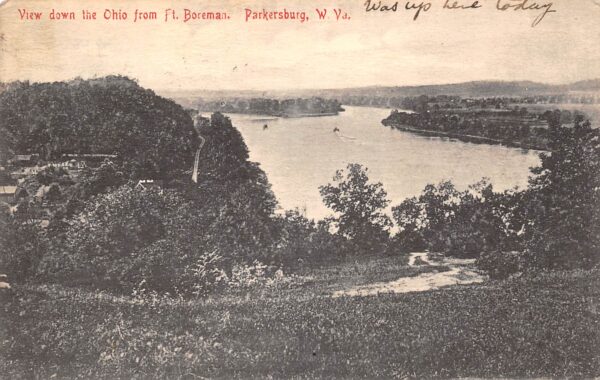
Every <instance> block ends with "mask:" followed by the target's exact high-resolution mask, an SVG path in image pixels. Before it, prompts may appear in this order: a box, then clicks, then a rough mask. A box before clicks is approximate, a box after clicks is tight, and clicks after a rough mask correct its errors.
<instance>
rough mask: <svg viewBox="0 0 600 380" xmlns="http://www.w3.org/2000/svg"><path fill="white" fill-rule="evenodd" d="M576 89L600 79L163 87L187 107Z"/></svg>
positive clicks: (599, 84)
mask: <svg viewBox="0 0 600 380" xmlns="http://www.w3.org/2000/svg"><path fill="white" fill-rule="evenodd" d="M576 92H589V93H596V94H600V79H592V80H585V81H580V82H575V83H571V84H566V85H551V84H544V83H537V82H531V81H514V82H504V81H475V82H465V83H454V84H439V85H425V86H390V87H386V86H373V87H358V88H343V89H315V90H289V91H283V90H281V91H203V90H190V91H162V92H161V94H162V95H163V96H166V97H170V98H172V99H174V100H176V101H177V102H179V103H180V104H182V105H184V106H186V107H193V106H194V103H195V101H196V100H197V99H199V98H203V99H224V98H233V97H236V98H256V97H269V98H274V99H282V98H286V97H311V96H318V97H322V98H336V99H338V100H340V101H342V103H344V101H343V99H344V98H345V97H356V96H365V97H406V96H419V95H428V96H436V95H457V96H461V97H474V98H479V97H495V96H501V97H525V96H539V95H562V94H569V93H576Z"/></svg>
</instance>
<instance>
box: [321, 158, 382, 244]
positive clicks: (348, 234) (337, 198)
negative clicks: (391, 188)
mask: <svg viewBox="0 0 600 380" xmlns="http://www.w3.org/2000/svg"><path fill="white" fill-rule="evenodd" d="M346 171H347V172H344V171H343V170H338V171H337V172H336V173H335V176H334V177H333V181H334V184H327V185H326V186H321V187H320V188H319V191H320V193H321V197H322V198H323V202H324V203H325V205H326V206H327V207H329V208H331V209H332V210H333V211H334V212H335V213H336V214H337V215H336V216H335V217H334V219H333V221H334V224H335V226H336V227H337V233H338V234H340V235H341V236H343V237H345V238H346V239H348V240H349V241H350V242H352V243H353V245H354V246H355V247H356V248H357V249H362V250H366V251H370V252H373V251H376V250H379V249H382V248H383V246H384V245H385V244H386V243H387V240H388V238H389V228H390V227H391V226H392V222H391V220H390V218H389V217H388V216H387V215H386V214H385V213H384V211H383V210H384V209H385V208H386V207H387V206H388V205H389V201H388V200H387V193H386V192H385V190H384V189H383V185H382V184H381V183H379V182H377V183H369V177H368V175H367V171H368V169H367V168H363V167H362V166H361V165H359V164H349V165H348V166H347V168H346Z"/></svg>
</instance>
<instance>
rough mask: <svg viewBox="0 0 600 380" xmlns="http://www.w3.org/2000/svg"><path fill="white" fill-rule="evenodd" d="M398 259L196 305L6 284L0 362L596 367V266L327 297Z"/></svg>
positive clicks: (287, 372) (595, 371)
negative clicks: (411, 290)
mask: <svg viewBox="0 0 600 380" xmlns="http://www.w3.org/2000/svg"><path fill="white" fill-rule="evenodd" d="M405 262H406V261H405V258H404V257H397V258H386V259H378V261H369V260H365V261H364V262H362V261H361V262H349V263H346V264H341V265H336V266H330V267H327V268H323V269H313V270H306V271H305V272H304V273H300V274H299V275H298V276H295V277H292V278H287V279H286V280H281V281H279V282H277V283H275V284H274V285H271V286H267V285H262V286H254V287H251V288H249V289H247V290H239V291H233V292H229V293H225V294H220V295H215V296H212V297H210V298H208V299H205V300H195V301H180V300H174V299H170V298H160V297H156V296H151V295H147V296H144V297H142V296H138V297H135V298H134V297H113V296H108V295H106V294H102V293H90V292H86V291H83V290H67V289H65V288H60V287H49V286H28V287H22V288H17V289H16V291H15V292H14V295H13V296H11V297H9V296H6V295H5V294H4V295H3V297H4V298H5V299H4V301H5V302H3V303H2V308H3V310H2V313H1V314H0V318H1V320H0V327H1V329H2V330H1V338H2V341H3V350H2V351H1V353H0V371H1V373H2V374H3V376H6V377H7V378H24V377H37V378H51V377H52V376H55V377H58V378H111V379H112V378H175V377H177V378H188V379H195V378H207V377H209V378H259V377H260V378H265V377H274V378H291V377H293V378H307V379H308V378H330V377H337V378H344V377H345V378H347V377H353V378H392V377H398V378H407V377H408V378H425V377H427V378H442V377H443V378H448V377H495V376H503V377H505V376H508V377H561V378H562V377H594V376H598V375H600V317H599V315H600V314H599V312H600V311H599V309H598V305H599V304H600V277H599V276H598V274H599V273H598V271H597V270H595V271H580V272H571V273H569V274H566V273H563V272H558V273H554V274H551V275H539V276H538V277H536V278H521V279H513V280H509V281H506V282H497V283H495V282H491V283H487V284H485V285H478V286H457V287H452V288H445V289H442V290H438V291H429V292H423V293H409V294H403V295H380V296H375V297H365V298H336V299H334V298H331V297H330V295H331V293H332V292H333V291H334V290H336V289H339V288H340V287H345V286H349V285H351V284H356V283H363V282H365V281H372V280H373V279H374V278H392V277H393V276H394V275H396V276H398V275H402V274H401V273H403V274H404V275H410V274H411V270H413V268H407V267H404V265H405ZM402 268H404V269H402ZM412 274H414V273H412Z"/></svg>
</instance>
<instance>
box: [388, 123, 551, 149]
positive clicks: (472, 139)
mask: <svg viewBox="0 0 600 380" xmlns="http://www.w3.org/2000/svg"><path fill="white" fill-rule="evenodd" d="M384 125H385V124H384ZM390 127H392V128H395V129H397V130H399V131H404V132H410V133H415V134H418V135H421V136H427V137H446V138H450V139H456V140H459V141H462V142H468V143H473V144H489V145H502V146H506V147H508V148H520V149H527V150H539V151H545V150H547V148H546V147H542V146H537V145H529V144H521V143H520V142H514V141H507V140H497V139H492V138H489V137H482V136H473V135H463V134H458V133H450V132H442V131H432V130H428V129H420V128H412V127H409V126H406V125H395V124H394V125H390Z"/></svg>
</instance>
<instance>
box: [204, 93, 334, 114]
mask: <svg viewBox="0 0 600 380" xmlns="http://www.w3.org/2000/svg"><path fill="white" fill-rule="evenodd" d="M197 104H198V109H199V110H200V111H210V112H217V111H218V112H227V113H247V114H260V115H271V116H281V117H300V116H316V115H337V114H338V113H339V112H341V111H344V109H343V108H342V105H341V103H340V102H338V101H337V100H335V99H323V98H315V97H313V98H308V99H301V98H297V99H285V100H278V99H266V98H252V99H244V98H231V99H220V100H211V101H204V100H202V99H200V100H199V101H198V103H197Z"/></svg>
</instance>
